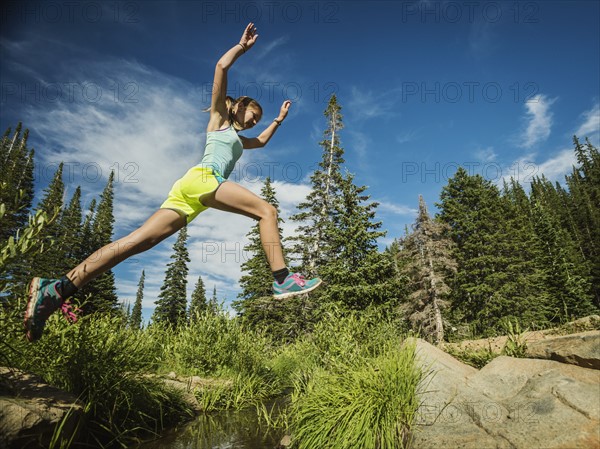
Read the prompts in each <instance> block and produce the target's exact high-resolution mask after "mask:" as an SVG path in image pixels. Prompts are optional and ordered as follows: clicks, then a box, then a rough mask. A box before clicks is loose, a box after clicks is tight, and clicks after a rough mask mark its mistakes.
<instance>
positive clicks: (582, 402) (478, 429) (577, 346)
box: [412, 330, 600, 449]
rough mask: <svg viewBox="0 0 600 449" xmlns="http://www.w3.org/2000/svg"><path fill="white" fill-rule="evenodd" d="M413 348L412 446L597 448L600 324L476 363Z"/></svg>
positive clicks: (429, 347) (419, 346) (424, 344)
mask: <svg viewBox="0 0 600 449" xmlns="http://www.w3.org/2000/svg"><path fill="white" fill-rule="evenodd" d="M416 347H417V357H418V360H419V363H420V364H421V366H422V368H423V370H424V372H425V373H426V376H427V379H426V383H425V391H424V393H423V394H422V400H423V404H422V406H421V408H420V413H419V416H418V419H417V424H418V425H417V427H416V431H415V433H414V439H413V445H412V447H413V448H414V449H430V448H431V449H434V448H435V449H440V448H457V449H458V448H462V449H471V448H472V449H486V448H498V449H500V448H507V449H529V448H531V449H542V448H543V449H576V448H581V449H594V448H600V331H597V330H595V331H587V332H581V333H576V334H571V335H566V336H549V335H545V336H544V337H543V338H536V339H535V341H532V340H530V341H529V342H528V343H527V349H526V351H525V358H513V357H506V356H499V357H497V358H494V359H493V360H492V361H491V362H490V363H488V364H487V365H486V366H484V367H483V368H482V369H481V370H477V369H475V368H473V367H471V366H469V365H466V364H464V363H462V362H460V361H459V360H457V359H455V358H453V357H452V356H450V355H449V354H447V353H446V352H444V351H442V350H441V349H439V348H436V347H434V346H432V345H430V344H429V343H427V342H425V341H423V340H416ZM475 347H476V346H475Z"/></svg>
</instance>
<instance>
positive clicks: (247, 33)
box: [240, 22, 258, 50]
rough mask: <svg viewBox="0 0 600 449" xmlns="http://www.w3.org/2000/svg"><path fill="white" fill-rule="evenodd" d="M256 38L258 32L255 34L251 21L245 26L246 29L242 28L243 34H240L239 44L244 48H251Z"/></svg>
mask: <svg viewBox="0 0 600 449" xmlns="http://www.w3.org/2000/svg"><path fill="white" fill-rule="evenodd" d="M257 38H258V34H256V27H255V26H254V24H253V23H252V22H250V23H249V24H248V26H247V27H246V29H245V30H244V34H242V37H241V39H240V44H242V46H243V47H244V48H245V49H246V50H248V49H249V48H251V47H252V46H253V45H254V43H255V42H256V39H257Z"/></svg>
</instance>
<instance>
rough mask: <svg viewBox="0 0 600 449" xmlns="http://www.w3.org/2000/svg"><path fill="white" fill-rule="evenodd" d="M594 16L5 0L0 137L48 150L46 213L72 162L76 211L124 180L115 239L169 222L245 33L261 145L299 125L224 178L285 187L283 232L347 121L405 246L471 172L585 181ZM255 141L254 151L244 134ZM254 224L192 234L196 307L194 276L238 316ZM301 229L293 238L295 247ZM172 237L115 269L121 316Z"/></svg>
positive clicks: (217, 221)
mask: <svg viewBox="0 0 600 449" xmlns="http://www.w3.org/2000/svg"><path fill="white" fill-rule="evenodd" d="M599 5H600V2H597V1H568V2H567V1H521V2H514V1H510V2H489V1H474V2H462V1H433V0H431V1H386V2H375V1H372V2H366V1H323V2H316V1H305V2H298V1H286V0H278V1H267V2H237V1H231V2H220V1H202V2H201V1H193V0H189V1H181V2H166V1H123V2H121V1H107V2H100V1H79V0H75V1H69V2H58V1H49V2H10V3H5V4H4V5H3V6H1V7H0V8H1V16H0V30H1V31H0V51H1V53H0V82H1V98H0V106H1V111H0V127H1V128H2V130H4V129H6V128H7V127H9V126H12V127H14V126H15V124H16V123H17V122H18V121H22V122H23V124H24V126H25V127H27V128H29V129H30V132H31V134H30V139H29V143H30V145H31V146H32V147H34V148H35V149H36V167H37V169H36V189H37V192H38V198H39V196H41V192H42V190H43V189H44V188H45V187H46V186H47V185H48V183H49V182H50V180H51V178H52V175H53V174H54V171H55V170H56V167H57V165H58V163H59V162H61V161H63V162H65V164H66V165H65V182H66V185H67V195H66V200H67V201H68V199H69V198H70V196H71V195H72V193H73V191H74V189H75V188H76V186H77V185H81V187H82V190H83V203H84V204H83V206H84V208H86V207H87V206H88V205H89V202H90V201H91V199H92V198H94V197H97V196H98V195H99V193H100V192H101V190H102V189H103V188H104V185H105V184H106V179H107V176H108V174H109V173H110V170H111V169H114V170H116V174H117V182H116V186H115V217H116V224H115V237H120V236H122V235H125V234H126V233H128V232H130V231H132V230H133V229H135V228H136V227H137V226H139V225H140V224H141V223H143V221H144V220H145V219H146V218H147V217H148V216H149V215H150V214H151V213H152V212H153V211H154V210H155V209H156V208H157V207H159V206H160V204H161V202H162V201H163V199H164V198H165V195H166V194H167V192H168V191H169V188H170V186H171V184H172V183H173V182H174V181H175V180H176V179H178V178H179V177H180V176H181V175H182V174H183V173H184V172H185V171H186V170H187V168H189V167H191V166H193V165H195V164H196V163H198V162H199V160H200V158H201V156H202V152H203V146H204V140H205V134H204V132H205V128H206V123H207V119H208V116H207V114H206V113H204V112H202V109H203V108H204V107H206V106H208V103H209V96H210V87H211V82H212V75H213V71H214V65H215V63H216V61H217V60H218V58H219V57H220V56H221V54H222V53H224V52H225V51H226V50H227V49H229V48H230V47H231V46H233V45H235V44H236V43H237V42H238V41H239V38H240V35H241V33H242V31H243V29H244V28H245V26H246V25H247V23H248V22H250V21H253V22H255V24H256V26H257V28H258V34H259V38H258V41H257V44H256V45H255V47H254V48H252V49H251V50H250V51H249V52H248V53H247V54H245V55H243V56H242V57H241V58H240V59H239V60H238V61H237V62H236V64H235V65H234V67H233V68H232V69H231V70H230V75H229V91H230V94H231V95H232V96H239V95H249V96H253V97H255V98H256V99H258V100H259V102H260V103H261V104H262V106H263V109H264V119H263V122H262V123H259V125H257V127H256V128H255V130H254V132H255V133H258V132H260V131H261V130H262V129H263V128H264V127H265V126H266V125H268V123H269V122H270V120H271V119H272V118H275V117H276V116H277V113H278V111H279V107H280V105H281V103H282V102H283V101H284V100H285V99H287V98H289V99H291V100H292V101H293V106H292V109H291V112H290V114H289V116H288V118H287V120H286V121H285V123H284V124H283V126H281V128H280V129H279V130H278V131H277V134H276V135H275V136H274V138H273V139H272V141H271V142H270V143H269V145H268V146H267V147H266V148H264V149H261V150H251V151H247V152H246V153H245V155H244V156H243V158H242V159H241V161H240V162H239V164H238V167H237V169H236V171H235V172H234V174H233V175H232V178H231V179H232V180H234V181H237V182H239V183H241V184H242V185H244V186H246V187H248V188H249V189H251V190H253V191H255V192H259V191H260V188H261V186H262V183H263V181H264V178H265V177H266V176H268V175H270V176H271V177H272V179H273V180H274V182H275V188H276V190H277V193H278V197H279V201H280V203H281V209H282V216H283V218H284V219H285V218H287V217H288V216H289V215H290V214H292V213H293V212H294V211H295V207H296V205H297V204H298V203H299V202H301V201H302V200H303V199H304V197H305V196H306V194H307V193H308V192H309V190H310V184H309V177H310V175H311V173H312V170H314V168H315V166H316V164H317V163H318V162H319V160H320V157H321V147H320V146H319V145H318V142H319V141H320V140H321V138H322V132H323V130H324V128H325V120H324V116H323V111H324V109H325V107H326V104H327V101H328V99H329V97H330V95H331V94H332V93H335V94H336V95H337V97H338V101H339V103H340V104H341V106H342V113H343V116H344V118H343V120H344V125H345V128H344V130H343V131H342V133H341V142H342V146H343V148H344V149H345V152H346V153H345V157H346V168H347V169H348V170H349V171H350V172H352V173H354V174H355V175H356V178H355V181H356V182H357V183H358V184H361V185H367V186H369V189H368V193H369V194H370V195H371V198H372V199H373V200H376V201H378V202H379V203H380V206H379V208H378V215H377V218H378V220H381V221H382V222H383V226H384V229H385V230H387V232H388V233H387V236H386V237H385V238H383V239H381V241H380V244H381V247H382V248H383V247H384V246H385V245H386V244H388V243H389V242H391V241H392V240H393V239H394V238H397V237H400V236H401V235H402V234H403V232H404V228H405V226H406V225H410V224H411V223H412V222H413V220H414V218H415V212H416V207H417V204H418V196H419V195H423V196H424V198H425V201H426V202H427V203H428V205H429V207H430V210H431V211H432V212H435V206H434V203H435V202H436V201H438V199H439V193H440V191H441V189H442V187H443V186H444V185H445V184H446V183H447V180H448V178H449V177H451V176H452V175H453V173H454V172H455V170H456V168H457V167H458V166H459V165H463V166H465V167H466V168H467V169H468V170H469V171H470V172H471V173H473V174H481V175H483V176H484V177H486V178H487V179H490V180H493V181H494V182H497V183H500V184H501V183H502V180H503V179H505V178H508V177H510V176H513V177H517V178H518V179H520V180H521V182H523V183H524V184H527V183H528V182H530V181H531V178H532V177H533V176H534V175H541V174H542V173H543V174H545V175H546V176H547V177H549V178H550V179H552V180H558V181H561V180H562V179H563V176H564V174H565V173H567V172H568V171H569V170H570V168H571V166H572V165H573V163H574V158H573V151H572V143H571V139H572V135H573V134H577V135H578V136H580V137H582V138H583V137H585V136H588V137H589V138H590V140H591V141H592V142H593V143H594V144H596V145H598V142H599V135H600V106H599V104H600V87H599V86H600V57H599V55H600V48H599V47H600V42H599V41H600V37H599V36H600V7H599ZM253 134H254V133H253V132H251V131H249V132H245V135H247V136H252V135H253ZM252 225H253V222H252V221H251V220H250V219H247V218H245V217H239V216H234V215H228V214H226V213H224V212H218V211H207V212H205V213H203V214H202V215H200V216H199V217H198V218H197V219H196V220H195V221H194V222H193V223H192V225H191V226H190V228H189V234H190V239H189V245H188V246H189V249H190V253H191V258H192V262H191V264H190V276H189V282H188V289H189V292H190V293H191V290H192V289H193V286H194V284H195V282H196V280H197V278H198V276H202V278H203V279H204V282H205V284H206V287H207V289H208V290H209V291H212V289H213V287H215V286H216V288H217V293H218V297H219V299H220V300H224V301H225V304H228V303H229V302H230V301H231V300H233V299H235V297H236V295H237V293H238V291H239V286H238V279H239V277H240V276H241V271H240V265H241V263H242V262H243V261H244V260H245V257H246V255H245V254H244V253H243V251H242V248H243V246H244V245H245V243H246V241H247V239H246V237H245V236H246V233H247V232H248V231H249V229H250V227H251V226H252ZM294 227H295V224H294V223H291V222H289V221H288V222H286V223H285V225H284V233H285V234H286V235H291V234H293V232H294ZM174 239H175V237H172V238H170V239H168V240H166V241H165V242H163V243H161V244H160V245H159V246H157V247H156V248H154V249H152V250H150V251H149V252H147V253H145V254H143V255H140V256H136V257H135V258H134V259H132V260H130V261H127V262H125V263H123V264H121V265H120V266H119V267H117V268H116V269H115V274H116V276H117V287H118V293H119V296H120V298H121V299H122V300H124V301H127V300H132V299H133V298H135V291H136V286H137V282H138V279H139V276H140V274H141V271H142V269H145V270H146V275H147V276H146V291H145V299H144V316H145V318H146V319H148V318H149V317H150V316H151V313H152V310H153V308H154V301H155V300H156V298H157V295H158V292H159V289H160V285H161V284H162V282H163V280H164V271H165V266H166V263H167V262H168V260H169V256H170V254H171V251H172V246H173V243H174Z"/></svg>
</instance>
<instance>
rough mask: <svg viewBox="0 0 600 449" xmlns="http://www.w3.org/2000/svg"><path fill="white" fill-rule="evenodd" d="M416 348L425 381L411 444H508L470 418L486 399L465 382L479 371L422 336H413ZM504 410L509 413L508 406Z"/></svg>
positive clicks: (465, 447)
mask: <svg viewBox="0 0 600 449" xmlns="http://www.w3.org/2000/svg"><path fill="white" fill-rule="evenodd" d="M416 351H417V358H418V361H419V362H418V363H419V364H420V365H421V366H422V369H423V370H424V374H425V382H424V386H423V389H424V393H423V394H422V395H421V401H422V404H421V407H420V408H419V412H418V414H417V419H416V427H417V428H416V432H415V433H414V434H413V437H412V440H413V441H412V447H414V448H418V449H426V448H427V449H428V448H461V449H481V448H487V447H494V448H496V447H498V448H510V446H509V445H508V443H507V444H502V441H500V439H496V438H494V437H493V436H491V435H489V434H488V433H487V432H486V431H485V429H483V428H482V427H481V426H479V425H478V420H474V419H473V418H472V415H473V413H474V410H473V408H474V407H477V406H479V407H482V406H485V404H486V403H487V402H489V400H488V399H487V398H486V397H485V396H483V394H481V393H480V392H478V391H476V390H474V389H472V388H469V387H468V386H467V383H466V382H467V379H468V378H469V376H472V375H474V374H476V373H477V372H478V371H477V370H476V369H475V368H473V367H471V366H469V365H466V364H464V363H462V362H460V361H458V360H456V359H455V358H454V357H452V356H450V355H449V354H446V353H445V352H443V351H442V350H440V349H438V348H436V347H434V346H432V345H431V344H429V343H427V342H426V341H424V340H421V339H417V340H416ZM503 413H504V414H508V410H504V411H503Z"/></svg>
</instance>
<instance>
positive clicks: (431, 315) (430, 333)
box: [398, 195, 456, 344]
mask: <svg viewBox="0 0 600 449" xmlns="http://www.w3.org/2000/svg"><path fill="white" fill-rule="evenodd" d="M448 232H449V226H448V225H447V224H444V223H441V222H436V221H434V220H432V219H431V217H430V216H429V213H428V212H427V206H426V204H425V201H424V200H423V197H422V196H421V195H419V214H418V216H417V219H416V221H415V223H414V225H413V226H412V233H410V234H409V235H407V236H406V237H404V238H403V239H402V240H401V241H400V242H399V245H400V247H401V250H400V251H398V257H399V258H400V259H402V260H401V262H400V263H399V266H402V270H403V273H404V274H405V275H406V276H407V277H408V279H410V282H411V294H410V297H409V300H408V301H406V302H405V303H403V304H402V305H401V307H400V310H401V312H402V313H403V314H405V316H406V317H407V318H408V320H409V322H410V323H411V324H412V327H413V329H415V330H416V329H420V330H421V332H422V333H423V334H424V336H426V337H428V338H430V339H432V340H433V341H435V342H436V343H437V344H440V343H441V342H443V341H444V335H445V333H444V328H445V324H444V322H445V321H446V320H445V319H444V318H443V314H442V312H443V311H444V309H445V308H446V307H447V306H448V301H447V295H448V293H449V292H450V287H449V285H448V283H447V282H446V279H447V277H449V275H450V274H451V273H453V272H454V271H455V270H456V261H455V260H454V259H453V257H452V251H453V248H454V243H453V242H452V240H451V239H450V238H449V237H448Z"/></svg>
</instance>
